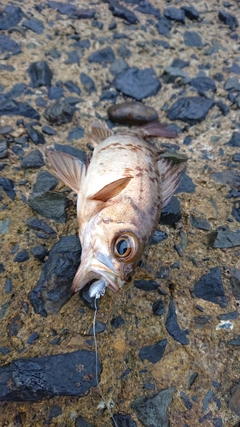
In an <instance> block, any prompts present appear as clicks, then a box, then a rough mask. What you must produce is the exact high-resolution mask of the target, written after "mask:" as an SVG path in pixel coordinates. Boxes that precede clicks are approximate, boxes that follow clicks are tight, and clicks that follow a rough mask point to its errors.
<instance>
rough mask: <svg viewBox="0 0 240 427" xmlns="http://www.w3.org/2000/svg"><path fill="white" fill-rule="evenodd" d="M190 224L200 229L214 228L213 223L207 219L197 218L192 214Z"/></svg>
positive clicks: (208, 229)
mask: <svg viewBox="0 0 240 427" xmlns="http://www.w3.org/2000/svg"><path fill="white" fill-rule="evenodd" d="M190 224H191V225H192V226H193V227H194V228H198V229H199V230H205V231H210V230H211V229H212V227H211V224H210V223H209V222H208V221H207V220H206V219H204V218H197V217H195V216H194V215H190Z"/></svg>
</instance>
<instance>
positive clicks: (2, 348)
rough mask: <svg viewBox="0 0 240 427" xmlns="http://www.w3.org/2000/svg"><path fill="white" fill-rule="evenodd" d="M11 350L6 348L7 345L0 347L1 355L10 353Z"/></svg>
mask: <svg viewBox="0 0 240 427" xmlns="http://www.w3.org/2000/svg"><path fill="white" fill-rule="evenodd" d="M10 351H11V350H8V348H7V347H0V353H1V354H2V356H6V355H7V354H8V353H10Z"/></svg>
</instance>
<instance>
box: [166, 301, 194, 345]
mask: <svg viewBox="0 0 240 427" xmlns="http://www.w3.org/2000/svg"><path fill="white" fill-rule="evenodd" d="M165 326H166V329H167V331H168V333H169V334H170V335H171V336H172V337H173V339H174V340H176V341H178V342H180V343H181V344H183V345H187V344H189V339H188V338H187V334H188V333H189V331H188V330H187V329H186V330H185V331H184V330H182V329H180V327H179V324H178V321H177V314H176V309H175V305H174V302H173V299H172V298H170V302H169V306H168V313H167V318H166V323H165Z"/></svg>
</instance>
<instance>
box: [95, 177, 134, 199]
mask: <svg viewBox="0 0 240 427" xmlns="http://www.w3.org/2000/svg"><path fill="white" fill-rule="evenodd" d="M131 179H132V176H125V177H124V178H120V179H117V180H116V181H113V182H111V183H110V184H107V185H105V187H103V188H102V189H101V190H99V191H98V192H97V193H96V194H94V195H93V196H90V197H89V199H90V200H99V201H101V202H107V201H108V200H109V199H112V198H113V197H116V196H117V195H118V194H119V193H121V191H122V190H123V189H124V188H125V187H126V186H127V185H128V183H129V181H130V180H131Z"/></svg>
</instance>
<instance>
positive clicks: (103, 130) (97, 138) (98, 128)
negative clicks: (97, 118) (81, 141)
mask: <svg viewBox="0 0 240 427" xmlns="http://www.w3.org/2000/svg"><path fill="white" fill-rule="evenodd" d="M112 135H113V131H112V130H111V129H108V128H107V127H106V126H104V125H101V124H100V123H98V122H93V123H92V125H91V131H90V134H89V142H90V145H92V147H93V148H96V146H97V145H98V144H100V142H102V141H104V140H105V139H107V138H109V137H110V136H112Z"/></svg>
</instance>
